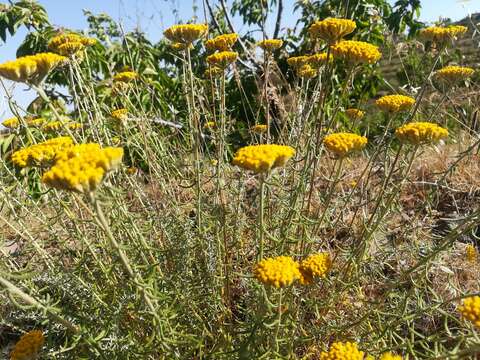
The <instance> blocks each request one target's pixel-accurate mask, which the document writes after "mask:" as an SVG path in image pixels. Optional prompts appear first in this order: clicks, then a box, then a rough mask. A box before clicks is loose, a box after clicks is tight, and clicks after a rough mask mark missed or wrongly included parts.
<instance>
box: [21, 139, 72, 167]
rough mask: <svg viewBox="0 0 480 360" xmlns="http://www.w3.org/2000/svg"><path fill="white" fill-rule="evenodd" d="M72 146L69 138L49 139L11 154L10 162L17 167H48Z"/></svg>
mask: <svg viewBox="0 0 480 360" xmlns="http://www.w3.org/2000/svg"><path fill="white" fill-rule="evenodd" d="M72 144H73V141H72V139H71V138H69V137H57V138H54V139H50V140H47V141H44V142H42V143H38V144H35V145H31V146H28V147H26V148H23V149H20V150H18V151H15V152H14V153H13V154H12V162H13V163H14V164H15V165H17V166H19V167H26V166H41V167H45V166H49V165H51V164H52V162H54V161H55V160H56V158H57V156H58V154H59V153H60V152H62V151H64V150H65V149H67V148H69V147H71V146H72Z"/></svg>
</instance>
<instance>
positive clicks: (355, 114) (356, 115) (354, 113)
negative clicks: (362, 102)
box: [345, 108, 365, 120]
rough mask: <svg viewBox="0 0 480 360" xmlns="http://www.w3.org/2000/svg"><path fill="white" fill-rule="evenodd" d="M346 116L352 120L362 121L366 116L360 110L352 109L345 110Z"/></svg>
mask: <svg viewBox="0 0 480 360" xmlns="http://www.w3.org/2000/svg"><path fill="white" fill-rule="evenodd" d="M345 115H347V116H348V118H349V119H350V120H361V119H363V117H364V116H365V112H364V111H362V110H360V109H355V108H351V109H347V110H345Z"/></svg>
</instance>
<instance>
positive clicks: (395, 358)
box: [379, 352, 402, 360]
mask: <svg viewBox="0 0 480 360" xmlns="http://www.w3.org/2000/svg"><path fill="white" fill-rule="evenodd" d="M379 360H402V357H401V356H400V355H396V354H393V353H391V352H386V353H384V354H382V355H381V356H380V358H379Z"/></svg>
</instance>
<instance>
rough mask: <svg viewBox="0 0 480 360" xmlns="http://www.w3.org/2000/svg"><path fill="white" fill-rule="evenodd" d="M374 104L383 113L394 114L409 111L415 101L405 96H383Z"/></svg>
mask: <svg viewBox="0 0 480 360" xmlns="http://www.w3.org/2000/svg"><path fill="white" fill-rule="evenodd" d="M375 103H376V104H377V106H378V107H379V108H380V109H382V110H383V111H388V112H392V113H396V112H399V111H407V110H409V109H410V108H411V107H412V106H413V104H415V99H414V98H412V97H410V96H405V95H385V96H382V97H381V98H380V99H378V100H377V101H376V102H375Z"/></svg>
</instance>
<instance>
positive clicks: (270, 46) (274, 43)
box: [257, 39, 283, 52]
mask: <svg viewBox="0 0 480 360" xmlns="http://www.w3.org/2000/svg"><path fill="white" fill-rule="evenodd" d="M282 45H283V40H280V39H265V40H262V41H260V42H258V43H257V46H258V47H260V48H262V49H263V50H264V51H267V52H272V51H275V50H278V49H280V48H281V47H282Z"/></svg>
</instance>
